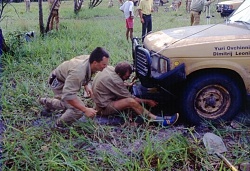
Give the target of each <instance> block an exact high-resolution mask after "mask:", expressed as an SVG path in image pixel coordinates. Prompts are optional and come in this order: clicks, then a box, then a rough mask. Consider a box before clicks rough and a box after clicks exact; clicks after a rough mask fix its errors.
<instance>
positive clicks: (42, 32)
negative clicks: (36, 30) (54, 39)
mask: <svg viewBox="0 0 250 171" xmlns="http://www.w3.org/2000/svg"><path fill="white" fill-rule="evenodd" d="M42 2H43V1H42V0H38V7H39V26H40V33H41V35H42V36H44V24H43V5H42Z"/></svg>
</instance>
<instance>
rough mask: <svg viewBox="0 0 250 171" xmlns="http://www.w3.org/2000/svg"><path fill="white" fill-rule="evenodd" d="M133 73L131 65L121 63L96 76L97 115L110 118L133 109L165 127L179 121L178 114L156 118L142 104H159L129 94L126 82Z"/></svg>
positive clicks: (95, 100) (93, 87) (93, 89)
mask: <svg viewBox="0 0 250 171" xmlns="http://www.w3.org/2000/svg"><path fill="white" fill-rule="evenodd" d="M131 73H132V67H131V65H130V64H128V63H127V62H120V63H118V64H117V65H116V67H115V68H114V67H112V66H108V67H107V68H105V69H104V70H103V71H102V72H99V73H97V74H96V76H95V78H94V80H93V84H92V91H93V100H94V102H95V104H96V109H97V111H98V112H97V115H104V116H108V115H113V114H117V113H120V112H122V111H124V110H126V109H132V110H133V111H134V112H135V113H136V114H137V115H143V114H145V115H146V117H149V119H150V120H151V121H156V122H159V123H160V124H161V125H163V126H169V125H172V124H174V123H175V122H176V121H177V120H178V117H179V114H178V113H176V114H174V115H173V116H166V117H160V116H156V115H154V114H152V113H151V112H149V111H148V110H147V109H145V108H144V107H143V106H142V105H141V104H140V103H145V104H147V105H149V106H150V107H155V106H156V105H157V102H155V101H153V100H149V99H140V98H137V97H135V96H133V95H132V94H131V93H130V92H129V90H128V89H127V86H126V85H125V83H124V81H125V80H127V79H129V77H130V75H131Z"/></svg>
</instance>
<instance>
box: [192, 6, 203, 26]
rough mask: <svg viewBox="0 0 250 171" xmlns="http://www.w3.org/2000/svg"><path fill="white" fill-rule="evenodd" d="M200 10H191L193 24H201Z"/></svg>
mask: <svg viewBox="0 0 250 171" xmlns="http://www.w3.org/2000/svg"><path fill="white" fill-rule="evenodd" d="M200 14H201V13H200V12H196V11H192V10H191V11H190V17H191V26H194V25H199V24H200Z"/></svg>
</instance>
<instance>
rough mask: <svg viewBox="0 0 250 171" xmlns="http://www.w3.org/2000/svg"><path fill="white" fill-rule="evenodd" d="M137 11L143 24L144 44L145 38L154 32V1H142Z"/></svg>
mask: <svg viewBox="0 0 250 171" xmlns="http://www.w3.org/2000/svg"><path fill="white" fill-rule="evenodd" d="M137 9H138V11H139V16H140V19H141V23H142V42H143V41H144V38H145V36H146V35H147V34H148V33H150V32H151V31H152V16H151V14H152V12H153V11H154V10H153V0H141V1H140V3H139V6H138V8H137Z"/></svg>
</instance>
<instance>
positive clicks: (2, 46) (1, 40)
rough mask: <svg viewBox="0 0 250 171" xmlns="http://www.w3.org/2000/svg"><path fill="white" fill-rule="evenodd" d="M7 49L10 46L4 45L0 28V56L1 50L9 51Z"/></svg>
mask: <svg viewBox="0 0 250 171" xmlns="http://www.w3.org/2000/svg"><path fill="white" fill-rule="evenodd" d="M9 51H10V48H9V47H8V46H7V45H6V43H5V40H4V37H3V32H2V29H1V28H0V56H1V55H2V53H3V52H9Z"/></svg>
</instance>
